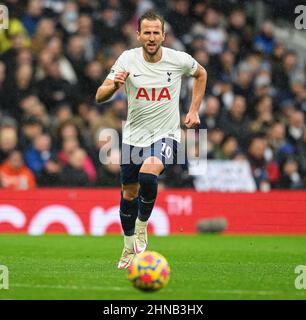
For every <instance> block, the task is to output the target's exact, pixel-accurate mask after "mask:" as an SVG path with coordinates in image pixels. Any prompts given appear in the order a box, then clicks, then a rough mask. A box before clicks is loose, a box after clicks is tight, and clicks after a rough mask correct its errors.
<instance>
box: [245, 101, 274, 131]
mask: <svg viewBox="0 0 306 320" xmlns="http://www.w3.org/2000/svg"><path fill="white" fill-rule="evenodd" d="M255 111H256V118H255V120H254V121H252V122H251V124H250V129H251V131H252V132H254V133H266V132H267V130H268V129H269V128H270V126H271V125H272V123H273V119H274V117H273V105H272V98H271V97H270V96H263V97H261V98H260V99H259V101H258V102H257V103H256V105H255Z"/></svg>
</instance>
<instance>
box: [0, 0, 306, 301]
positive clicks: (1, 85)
mask: <svg viewBox="0 0 306 320" xmlns="http://www.w3.org/2000/svg"><path fill="white" fill-rule="evenodd" d="M301 2H302V1H286V0H279V1H277V0H266V1H260V0H258V1H246V0H245V1H244V0H214V1H213V0H211V1H209V0H207V1H206V0H173V1H163V0H143V1H141V0H108V1H90V0H78V1H63V0H52V1H51V0H29V1H17V0H8V1H1V2H0V4H4V5H6V6H7V7H8V9H9V28H8V30H3V29H1V28H0V241H1V250H0V264H3V265H7V266H8V268H9V270H10V290H0V298H1V299H2V298H4V299H7V298H13V299H24V298H28V299H87V298H88V299H112V298H114V299H126V297H128V298H130V299H155V298H158V299H189V298H190V299H199V298H200V299H305V290H304V291H303V290H298V289H297V288H296V287H295V286H294V281H295V278H296V274H295V273H294V270H295V267H296V266H298V265H303V264H305V237H304V235H305V233H306V222H305V212H306V193H305V188H306V127H305V113H306V86H305V83H306V82H305V81H306V74H305V61H306V59H305V58H306V54H305V52H306V43H305V34H306V30H298V29H297V28H296V25H295V22H296V18H297V14H295V13H294V10H295V7H296V6H297V5H299V4H301ZM152 8H153V9H155V10H156V11H157V12H158V13H160V14H162V15H163V16H164V17H165V19H166V33H167V36H166V40H165V43H164V45H165V46H167V47H171V48H174V49H176V50H182V51H185V52H188V53H189V54H191V55H192V56H194V57H195V58H196V59H197V61H198V62H199V63H201V64H202V65H203V66H204V67H205V68H206V70H207V73H208V83H207V90H206V94H205V98H204V100H203V103H202V106H201V108H200V118H201V129H207V130H208V131H207V138H208V160H209V163H210V164H214V163H221V167H217V169H218V168H221V170H220V173H219V175H218V174H217V175H214V176H211V173H212V171H210V172H208V174H207V176H210V183H212V185H213V186H214V188H211V189H209V188H208V190H207V189H205V188H204V187H203V185H205V184H203V183H204V182H203V181H202V180H201V179H200V178H199V177H197V176H191V175H189V174H188V167H187V166H186V165H185V166H181V165H175V166H172V168H171V169H170V170H168V171H167V172H166V173H164V174H163V175H162V176H161V177H160V179H159V190H160V191H161V192H160V193H159V196H158V199H157V203H156V207H155V209H154V210H155V211H154V212H153V214H152V219H151V221H150V226H149V229H150V249H154V250H157V251H158V252H161V253H162V254H163V255H165V257H166V258H167V259H168V261H169V263H170V265H171V268H172V270H173V273H172V274H171V279H172V280H171V281H170V283H169V285H168V286H167V287H166V288H165V289H163V290H162V291H161V292H160V293H158V294H156V295H154V296H153V297H151V296H148V295H147V296H144V295H141V294H140V293H139V292H136V291H131V287H130V284H128V283H127V280H126V277H124V276H123V275H122V273H116V271H117V270H115V268H116V262H117V261H116V259H117V258H118V257H117V256H118V255H119V252H120V250H121V249H122V239H121V236H119V235H118V234H119V233H120V231H121V230H120V220H119V214H118V205H119V200H120V179H119V171H120V166H119V164H112V165H103V164H101V162H100V160H99V151H100V148H101V145H102V143H101V141H99V133H100V131H101V129H105V128H111V129H115V130H116V131H117V132H118V133H119V135H120V137H121V130H122V129H121V126H122V121H123V120H125V118H126V112H127V104H126V96H125V94H124V91H123V90H121V91H120V92H118V94H116V95H115V96H114V97H113V98H112V99H111V100H110V101H108V102H106V103H103V104H97V103H96V102H95V93H96V90H97V88H98V87H99V85H100V84H101V82H102V81H103V80H104V79H105V77H106V76H107V75H108V72H109V71H110V68H111V66H112V65H113V63H114V62H115V61H116V59H117V57H118V56H119V55H120V54H121V53H122V52H123V51H124V50H126V49H129V48H134V47H135V46H138V44H137V41H136V28H137V19H138V17H139V16H140V15H141V14H142V13H144V12H145V11H146V10H148V9H152ZM304 20H305V19H304ZM305 23H306V22H304V24H305ZM191 88H192V80H191V79H183V81H182V90H181V99H180V111H181V124H182V129H183V130H184V126H183V121H184V116H185V115H186V113H187V111H188V108H189V104H190V99H191ZM117 151H118V152H114V153H113V154H112V156H113V159H114V161H118V159H119V154H120V153H119V151H120V150H117ZM241 160H242V161H241ZM216 161H220V162H216ZM239 163H246V164H248V165H249V167H248V168H250V170H249V176H247V177H246V176H245V175H243V176H239V174H241V172H242V171H243V170H242V169H241V168H242V167H241V168H240V167H239V166H240V164H239ZM223 165H224V167H223ZM222 168H223V169H222ZM235 168H236V169H235ZM239 168H240V169H241V170H239ZM244 168H245V167H244ZM214 170H216V169H215V168H214ZM216 172H217V173H218V171H214V172H213V173H214V174H216ZM243 172H246V171H243ZM227 174H228V176H227ZM212 177H213V178H215V179H216V181H214V179H213V178H212ZM204 178H205V176H204ZM232 178H233V179H234V178H235V181H234V183H233V181H231V179H232ZM199 179H200V180H199ZM250 181H251V182H252V183H253V188H252V187H251V189H252V190H251V192H250V189H249V188H247V185H248V186H249V185H250V184H249V182H250ZM206 182H207V181H206ZM206 182H205V183H206ZM214 182H216V183H215V184H214ZM233 186H234V187H236V189H237V190H236V191H237V192H228V191H233V190H232V189H231V187H233ZM204 189H205V190H204ZM222 230H225V231H227V234H225V235H224V236H223V235H222V236H218V235H217V236H215V235H209V236H207V237H205V236H202V235H195V233H196V232H197V231H203V232H211V231H215V232H216V231H222ZM13 233H18V234H13ZM20 233H22V234H24V235H22V234H20ZM45 233H64V234H65V235H45ZM106 233H115V235H114V234H112V235H105V236H104V237H92V235H95V236H100V235H104V234H106ZM29 234H30V235H36V236H39V237H37V238H36V237H31V236H29ZM66 234H70V235H75V236H77V235H83V237H67V236H66ZM153 234H154V235H153ZM173 234H174V235H173ZM187 234H188V235H187ZM233 234H234V235H233ZM259 234H260V236H258V235H259ZM271 234H273V236H271ZM288 234H290V235H288ZM297 234H299V236H297ZM86 235H90V236H88V237H87V236H86ZM160 235H164V236H165V235H169V236H168V237H158V236H160ZM305 283H306V280H305ZM300 289H301V288H300ZM133 290H134V289H133ZM167 290H168V291H167Z"/></svg>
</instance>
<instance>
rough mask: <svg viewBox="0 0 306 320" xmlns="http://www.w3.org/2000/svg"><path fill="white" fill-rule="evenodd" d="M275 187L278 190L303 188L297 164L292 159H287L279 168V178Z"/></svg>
mask: <svg viewBox="0 0 306 320" xmlns="http://www.w3.org/2000/svg"><path fill="white" fill-rule="evenodd" d="M277 187H278V188H280V189H301V188H303V187H305V184H304V182H303V180H302V177H301V175H300V172H299V164H298V162H297V161H296V160H295V159H294V158H288V159H287V160H286V161H285V162H284V163H283V165H282V166H281V177H280V179H279V182H278V184H277Z"/></svg>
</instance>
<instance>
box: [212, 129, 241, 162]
mask: <svg viewBox="0 0 306 320" xmlns="http://www.w3.org/2000/svg"><path fill="white" fill-rule="evenodd" d="M237 152H238V141H237V139H236V138H235V137H234V136H230V135H229V136H225V137H224V138H223V140H222V142H221V144H220V147H219V148H217V149H216V151H215V153H214V159H218V160H232V159H233V158H234V157H235V156H236V154H237Z"/></svg>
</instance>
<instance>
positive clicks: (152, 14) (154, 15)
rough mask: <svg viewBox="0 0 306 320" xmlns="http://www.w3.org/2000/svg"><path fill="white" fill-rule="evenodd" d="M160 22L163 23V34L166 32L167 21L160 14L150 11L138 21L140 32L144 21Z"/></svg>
mask: <svg viewBox="0 0 306 320" xmlns="http://www.w3.org/2000/svg"><path fill="white" fill-rule="evenodd" d="M145 19H147V20H150V21H153V20H159V21H160V22H161V25H162V32H164V27H165V20H164V18H163V17H162V16H160V15H159V14H157V13H155V12H154V11H153V10H149V11H147V12H146V13H144V14H143V15H142V16H141V17H140V18H139V19H138V32H140V30H141V22H142V21H143V20H145Z"/></svg>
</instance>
